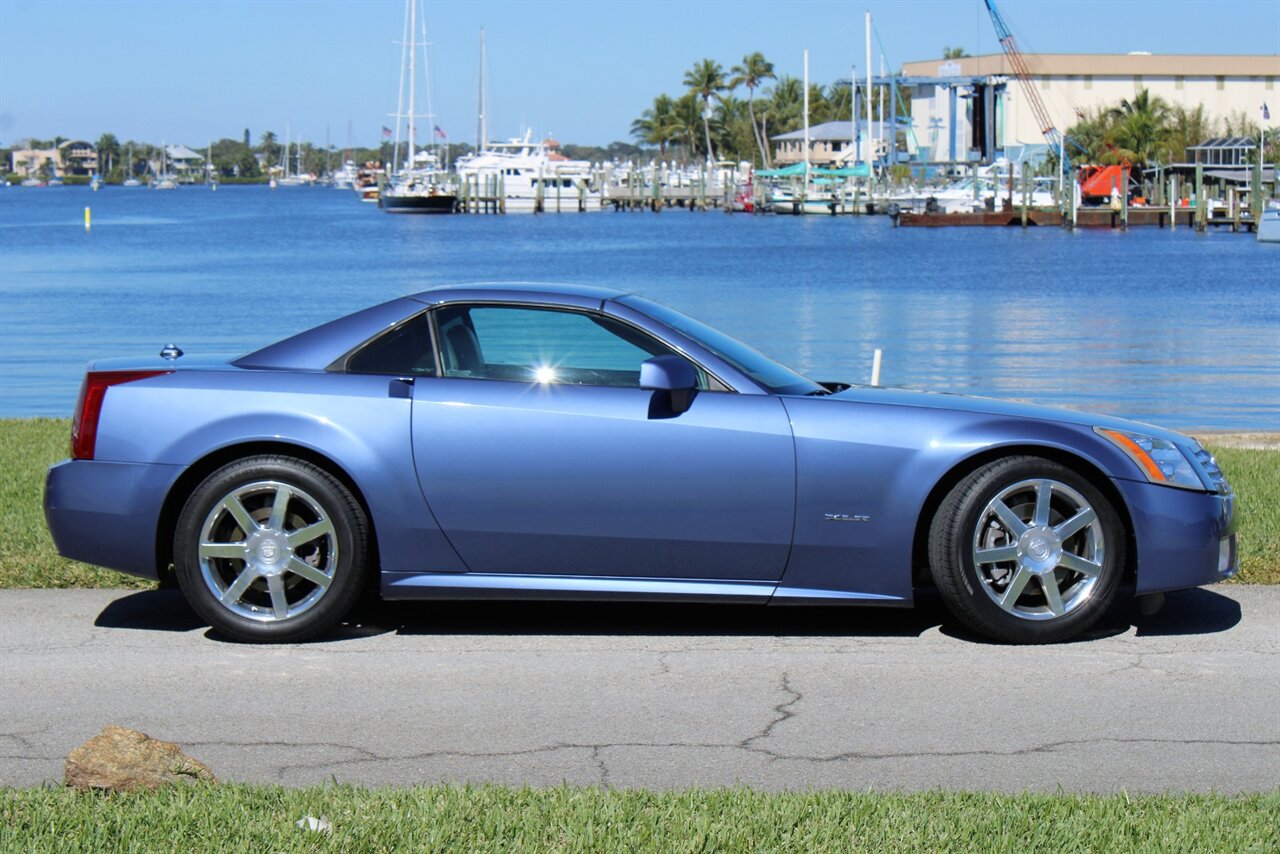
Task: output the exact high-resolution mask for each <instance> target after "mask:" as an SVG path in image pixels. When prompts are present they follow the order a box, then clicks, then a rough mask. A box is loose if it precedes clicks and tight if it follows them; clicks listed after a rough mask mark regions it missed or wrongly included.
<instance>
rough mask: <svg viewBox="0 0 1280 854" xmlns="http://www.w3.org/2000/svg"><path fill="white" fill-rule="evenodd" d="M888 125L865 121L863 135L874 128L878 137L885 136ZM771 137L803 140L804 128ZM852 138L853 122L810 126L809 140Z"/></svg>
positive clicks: (822, 140)
mask: <svg viewBox="0 0 1280 854" xmlns="http://www.w3.org/2000/svg"><path fill="white" fill-rule="evenodd" d="M888 125H889V123H888V122H863V123H862V134H863V136H866V135H867V134H870V133H872V132H873V130H874V133H875V135H876V136H877V137H883V136H884V135H885V129H886V128H887V127H888ZM769 138H770V139H774V140H783V141H787V140H792V139H797V140H800V141H803V140H804V129H803V128H801V129H800V130H793V131H790V132H788V133H779V134H775V135H773V136H771V137H769ZM850 139H853V122H849V121H845V122H823V123H822V124H820V125H814V126H813V127H811V128H809V140H810V141H811V142H828V141H832V140H840V141H841V142H843V141H845V140H850Z"/></svg>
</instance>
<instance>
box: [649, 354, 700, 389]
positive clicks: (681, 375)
mask: <svg viewBox="0 0 1280 854" xmlns="http://www.w3.org/2000/svg"><path fill="white" fill-rule="evenodd" d="M697 385H698V374H697V372H696V371H694V369H693V365H691V364H689V363H688V362H687V361H686V360H684V359H682V358H680V357H679V356H654V357H653V358H652V359H648V360H646V361H644V362H641V363H640V388H642V389H646V390H648V391H684V390H688V389H692V388H695V387H697Z"/></svg>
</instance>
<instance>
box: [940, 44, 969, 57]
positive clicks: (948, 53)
mask: <svg viewBox="0 0 1280 854" xmlns="http://www.w3.org/2000/svg"><path fill="white" fill-rule="evenodd" d="M968 55H969V54H968V53H966V52H965V49H964V48H962V47H944V48H943V49H942V58H943V59H964V58H965V57H966V56H968Z"/></svg>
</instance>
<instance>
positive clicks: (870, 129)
mask: <svg viewBox="0 0 1280 854" xmlns="http://www.w3.org/2000/svg"><path fill="white" fill-rule="evenodd" d="M867 146H868V147H867V152H868V153H867V163H868V164H874V163H875V161H876V156H875V150H876V126H875V125H874V124H872V122H871V10H870V9H868V10H867Z"/></svg>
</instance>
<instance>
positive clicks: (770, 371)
mask: <svg viewBox="0 0 1280 854" xmlns="http://www.w3.org/2000/svg"><path fill="white" fill-rule="evenodd" d="M617 301H618V302H620V303H622V304H623V305H627V306H630V307H632V308H634V309H638V310H639V311H642V312H644V313H645V314H647V315H649V316H650V317H652V318H654V319H655V320H660V321H662V322H663V323H665V324H666V325H667V326H670V327H671V328H672V329H674V330H676V331H677V332H679V333H681V334H683V335H687V336H689V337H690V338H692V339H693V340H694V341H697V342H698V343H699V344H701V345H702V346H703V347H705V348H707V349H708V350H710V351H711V352H712V353H714V354H715V355H717V356H719V357H720V358H721V359H723V360H724V361H726V362H728V363H729V364H730V365H733V366H734V367H735V368H737V369H738V370H740V371H742V372H743V373H744V374H746V375H747V376H749V377H751V379H753V380H755V381H756V382H758V383H759V384H760V385H762V386H764V387H765V388H766V389H767V390H768V391H770V392H771V393H773V394H823V393H824V392H825V391H826V389H824V388H823V387H822V386H820V385H818V384H817V383H815V382H814V381H813V380H811V379H808V378H807V377H804V376H801V375H800V374H797V373H796V372H795V371H793V370H791V369H790V368H788V367H785V366H783V365H779V364H778V363H777V362H775V361H773V360H772V359H770V358H769V357H768V356H765V355H764V354H763V353H759V352H757V351H756V350H753V349H751V348H750V347H748V346H747V345H746V344H743V343H742V342H741V341H739V340H737V339H736V338H730V337H729V336H728V335H725V334H724V333H723V332H721V331H719V330H718V329H713V328H711V327H710V326H707V325H706V324H705V323H702V322H701V321H697V320H694V319H693V318H692V317H687V316H685V315H683V314H681V313H680V312H678V311H676V310H675V309H672V308H667V307H666V306H665V305H662V304H661V303H656V302H653V301H651V300H647V299H645V298H644V297H638V296H635V295H634V294H628V295H626V296H624V297H619V298H618V300H617Z"/></svg>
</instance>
